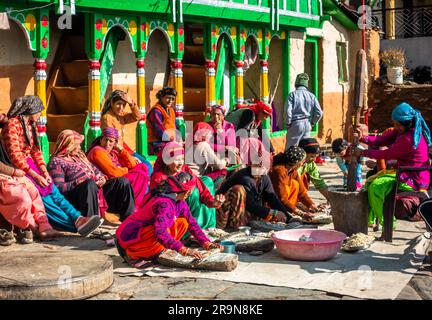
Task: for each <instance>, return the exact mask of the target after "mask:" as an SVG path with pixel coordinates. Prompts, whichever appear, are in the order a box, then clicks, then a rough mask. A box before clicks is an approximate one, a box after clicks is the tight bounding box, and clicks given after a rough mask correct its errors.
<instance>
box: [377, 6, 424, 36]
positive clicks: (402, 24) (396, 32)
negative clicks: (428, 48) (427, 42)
mask: <svg viewBox="0 0 432 320" xmlns="http://www.w3.org/2000/svg"><path fill="white" fill-rule="evenodd" d="M392 19H394V27H393V28H391V23H388V22H389V20H392ZM372 24H373V25H374V26H376V27H379V28H380V29H381V30H382V31H384V34H383V38H384V39H387V38H396V39H397V38H414V37H430V36H432V6H424V7H415V8H403V9H387V10H375V11H373V18H372ZM390 29H391V30H390Z"/></svg>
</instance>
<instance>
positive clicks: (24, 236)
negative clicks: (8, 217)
mask: <svg viewBox="0 0 432 320" xmlns="http://www.w3.org/2000/svg"><path fill="white" fill-rule="evenodd" d="M16 239H17V242H18V243H20V244H31V243H33V231H31V230H30V229H25V230H23V229H18V230H17V235H16Z"/></svg>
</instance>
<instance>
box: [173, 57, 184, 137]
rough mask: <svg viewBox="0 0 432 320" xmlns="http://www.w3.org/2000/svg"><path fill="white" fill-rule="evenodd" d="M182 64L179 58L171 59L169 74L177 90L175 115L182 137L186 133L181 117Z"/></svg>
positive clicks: (182, 108)
mask: <svg viewBox="0 0 432 320" xmlns="http://www.w3.org/2000/svg"><path fill="white" fill-rule="evenodd" d="M182 69H183V64H182V62H181V60H179V59H172V60H171V75H172V79H173V83H174V88H175V89H176V91H177V98H176V105H175V115H176V125H177V129H178V130H179V131H180V132H181V134H182V137H183V139H184V138H185V135H186V127H185V121H184V118H183V110H184V106H183V70H182Z"/></svg>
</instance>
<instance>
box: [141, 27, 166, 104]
mask: <svg viewBox="0 0 432 320" xmlns="http://www.w3.org/2000/svg"><path fill="white" fill-rule="evenodd" d="M147 47H148V49H147V55H146V58H145V72H146V78H145V79H146V91H147V94H146V96H147V101H146V104H147V105H148V106H149V105H152V104H153V103H154V102H155V101H156V97H155V95H156V93H157V91H158V90H160V89H161V88H162V87H163V86H164V85H165V84H167V82H168V78H169V67H167V66H168V59H169V57H168V42H167V39H166V38H165V36H164V34H163V33H162V32H161V31H159V30H155V31H153V32H152V34H151V35H150V39H149V42H148V46H147Z"/></svg>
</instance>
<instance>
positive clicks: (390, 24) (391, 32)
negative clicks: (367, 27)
mask: <svg viewBox="0 0 432 320" xmlns="http://www.w3.org/2000/svg"><path fill="white" fill-rule="evenodd" d="M385 6H386V9H387V10H386V17H385V23H386V39H389V40H394V39H395V38H396V11H395V10H394V9H395V8H396V0H385Z"/></svg>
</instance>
